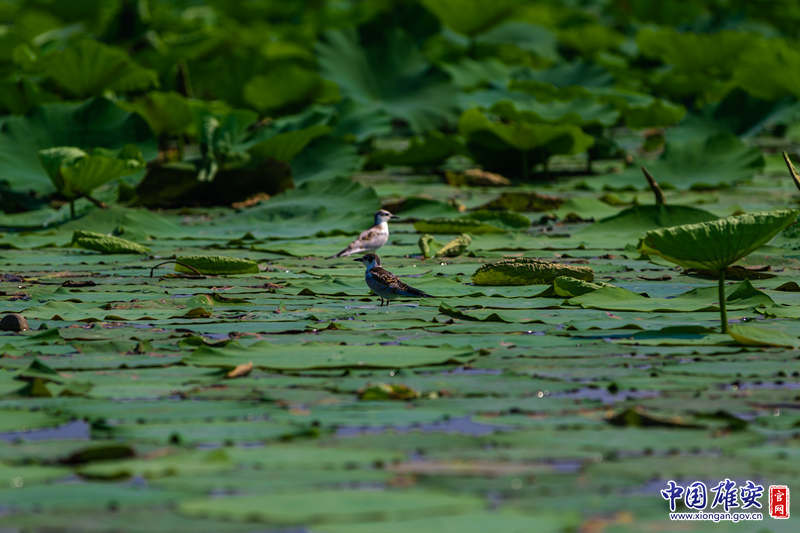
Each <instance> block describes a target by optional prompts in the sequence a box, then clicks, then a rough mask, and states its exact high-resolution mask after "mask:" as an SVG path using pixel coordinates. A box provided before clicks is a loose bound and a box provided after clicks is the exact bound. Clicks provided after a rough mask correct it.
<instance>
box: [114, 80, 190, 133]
mask: <svg viewBox="0 0 800 533" xmlns="http://www.w3.org/2000/svg"><path fill="white" fill-rule="evenodd" d="M124 107H125V109H127V110H129V111H134V112H136V113H138V114H139V115H141V116H142V118H144V119H145V120H146V121H147V124H148V125H149V126H150V129H152V130H153V133H155V134H156V135H158V136H161V135H180V134H182V133H185V132H186V130H187V129H188V128H189V127H190V126H191V125H192V123H193V121H194V115H193V114H192V108H191V106H190V105H189V101H188V99H187V98H186V97H184V96H183V95H180V94H178V93H176V92H159V91H151V92H149V93H147V94H146V95H145V96H143V97H141V98H137V99H136V100H134V101H133V102H131V103H128V104H124Z"/></svg>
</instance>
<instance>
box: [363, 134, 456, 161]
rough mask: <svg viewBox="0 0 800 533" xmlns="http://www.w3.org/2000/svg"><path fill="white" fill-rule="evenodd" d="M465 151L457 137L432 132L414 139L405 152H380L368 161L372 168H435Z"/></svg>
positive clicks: (373, 154)
mask: <svg viewBox="0 0 800 533" xmlns="http://www.w3.org/2000/svg"><path fill="white" fill-rule="evenodd" d="M463 151H464V146H463V145H462V144H461V142H459V141H458V140H457V139H456V138H455V137H453V136H449V135H445V134H443V133H441V132H438V131H432V132H430V133H429V134H427V135H425V136H424V137H415V138H412V139H411V141H410V142H409V144H408V146H407V147H406V148H405V149H404V150H400V151H398V150H378V151H376V152H373V153H372V154H371V155H370V157H369V161H368V165H369V166H370V167H384V166H410V167H415V168H419V167H422V168H433V167H436V165H440V164H442V163H443V162H444V161H445V160H446V159H447V158H448V157H450V156H453V155H455V154H459V153H461V152H463Z"/></svg>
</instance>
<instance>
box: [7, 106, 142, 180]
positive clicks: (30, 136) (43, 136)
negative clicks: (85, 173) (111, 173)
mask: <svg viewBox="0 0 800 533" xmlns="http://www.w3.org/2000/svg"><path fill="white" fill-rule="evenodd" d="M153 141H154V139H153V134H152V132H151V130H150V128H149V127H148V126H147V123H146V122H145V121H144V120H143V119H142V118H141V117H140V116H138V115H137V114H136V113H131V112H129V111H125V110H123V109H122V108H121V107H120V106H118V105H117V104H116V103H115V102H112V101H111V100H109V99H107V98H93V99H90V100H87V101H84V102H80V103H77V104H76V103H63V102H59V103H51V104H44V105H42V106H39V107H37V108H35V109H34V110H33V111H31V112H30V113H29V114H28V115H25V116H9V117H4V118H3V119H2V128H0V176H2V179H3V180H5V181H8V183H9V185H10V186H11V188H12V189H14V190H17V191H35V192H37V193H39V194H49V193H51V192H53V191H54V190H55V189H54V187H53V184H52V182H51V180H50V179H49V178H48V174H47V173H46V172H43V171H42V163H41V160H40V158H39V154H38V152H39V150H42V149H45V148H52V147H54V146H74V147H77V148H80V149H81V150H84V151H89V150H92V149H94V148H95V147H103V148H109V149H118V148H121V147H123V146H125V145H127V144H136V145H137V146H138V147H139V148H140V149H141V150H142V152H143V158H144V159H145V160H150V159H152V158H153V157H154V156H155V155H156V153H157V147H156V144H155V142H153Z"/></svg>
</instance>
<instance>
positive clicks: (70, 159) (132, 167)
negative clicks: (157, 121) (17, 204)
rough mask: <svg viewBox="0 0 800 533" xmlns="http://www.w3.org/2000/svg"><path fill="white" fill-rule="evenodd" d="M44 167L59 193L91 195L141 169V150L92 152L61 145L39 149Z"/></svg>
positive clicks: (71, 195) (124, 149)
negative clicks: (101, 186) (104, 185)
mask: <svg viewBox="0 0 800 533" xmlns="http://www.w3.org/2000/svg"><path fill="white" fill-rule="evenodd" d="M39 158H40V159H41V161H42V166H43V167H44V168H45V170H46V171H47V173H48V175H49V176H50V179H51V180H52V182H53V184H54V185H55V186H56V188H58V190H59V192H61V194H63V195H64V196H66V197H67V198H69V199H75V198H78V197H80V196H84V195H87V194H89V193H91V192H92V190H94V189H95V188H96V187H98V186H100V185H102V184H104V183H106V182H108V181H111V180H114V179H117V178H119V177H122V176H125V175H128V174H132V173H134V172H137V171H139V170H140V169H141V168H142V166H143V163H142V155H141V152H139V150H138V149H137V148H136V147H135V146H132V145H131V146H129V147H125V148H123V149H122V150H120V151H119V152H116V153H114V152H112V151H110V150H104V149H95V150H94V152H92V153H91V154H89V153H87V152H84V151H83V150H81V149H80V148H75V147H70V146H60V147H55V148H47V149H45V150H40V151H39Z"/></svg>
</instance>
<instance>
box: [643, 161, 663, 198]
mask: <svg viewBox="0 0 800 533" xmlns="http://www.w3.org/2000/svg"><path fill="white" fill-rule="evenodd" d="M642 172H643V173H644V177H645V178H646V179H647V183H648V184H649V185H650V189H651V190H652V191H653V195H654V196H655V197H656V205H665V204H666V203H667V202H666V201H665V200H664V191H663V190H661V186H660V185H659V184H658V182H657V181H656V179H655V178H654V177H653V175H652V174H650V173H649V172H648V171H647V169H646V168H645V167H642Z"/></svg>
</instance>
